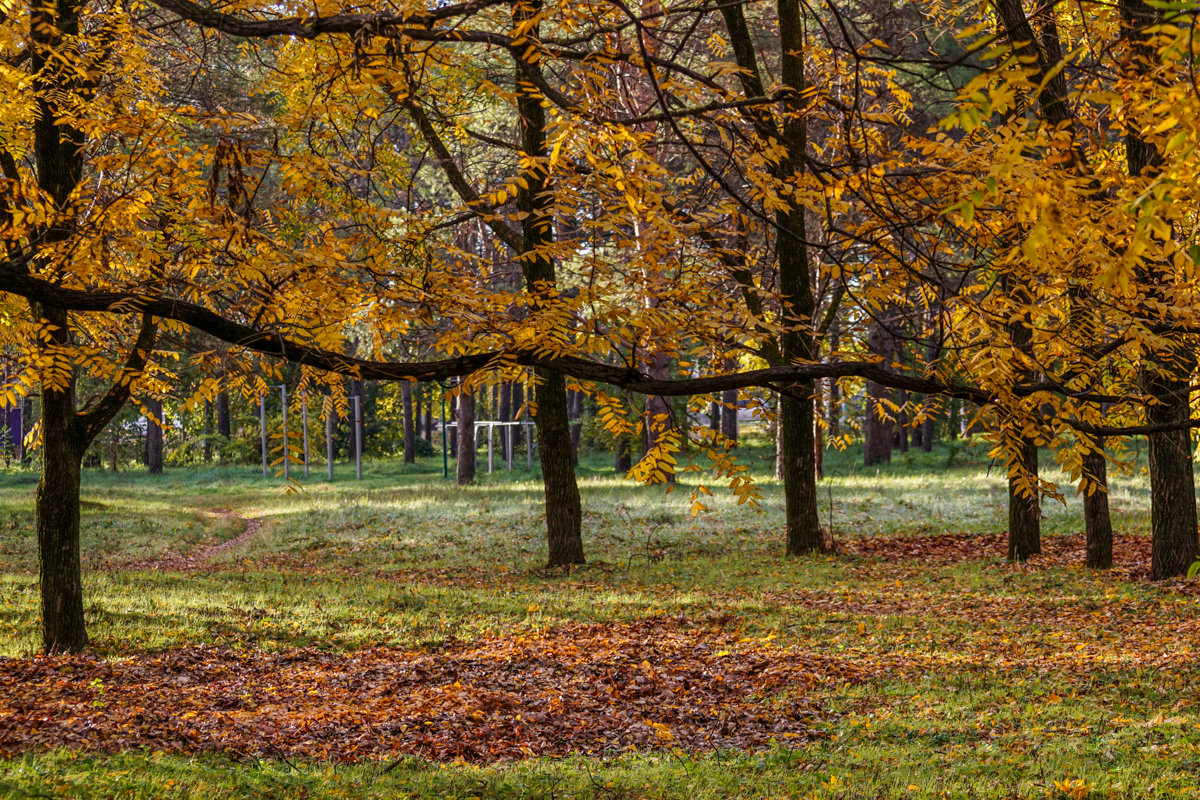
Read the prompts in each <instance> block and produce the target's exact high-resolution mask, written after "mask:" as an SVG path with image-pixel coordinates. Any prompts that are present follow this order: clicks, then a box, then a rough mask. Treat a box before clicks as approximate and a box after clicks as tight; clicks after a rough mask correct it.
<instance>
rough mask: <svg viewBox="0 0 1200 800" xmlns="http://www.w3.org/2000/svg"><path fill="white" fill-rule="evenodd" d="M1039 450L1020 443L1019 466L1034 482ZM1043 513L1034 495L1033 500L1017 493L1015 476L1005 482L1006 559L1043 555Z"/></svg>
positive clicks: (1027, 441)
mask: <svg viewBox="0 0 1200 800" xmlns="http://www.w3.org/2000/svg"><path fill="white" fill-rule="evenodd" d="M1037 454H1038V449H1037V445H1035V444H1033V443H1032V442H1031V441H1029V440H1028V439H1022V440H1021V441H1020V458H1021V465H1022V466H1024V468H1025V470H1026V471H1027V472H1028V473H1029V474H1030V475H1032V476H1033V477H1034V478H1035V479H1036V478H1037V474H1038V463H1037ZM1041 518H1042V510H1041V503H1040V501H1039V498H1038V496H1037V494H1036V492H1035V493H1034V495H1033V496H1032V497H1027V496H1025V495H1022V494H1021V493H1020V492H1019V491H1018V484H1017V482H1016V479H1015V477H1013V476H1010V477H1009V479H1008V558H1009V560H1010V561H1025V560H1026V559H1028V558H1029V557H1030V556H1032V555H1035V554H1037V553H1040V552H1042V525H1041Z"/></svg>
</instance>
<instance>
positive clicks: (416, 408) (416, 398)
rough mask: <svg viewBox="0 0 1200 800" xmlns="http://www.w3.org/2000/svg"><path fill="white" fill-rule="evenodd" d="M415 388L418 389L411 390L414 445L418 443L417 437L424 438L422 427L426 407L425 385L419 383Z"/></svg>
mask: <svg viewBox="0 0 1200 800" xmlns="http://www.w3.org/2000/svg"><path fill="white" fill-rule="evenodd" d="M415 388H416V391H415V392H411V394H412V403H413V413H412V418H413V440H414V441H413V445H414V446H415V445H416V439H420V438H423V437H422V430H421V427H422V424H423V422H424V420H425V409H424V406H425V387H424V386H422V385H421V384H419V383H418V384H417V385H416V387H415Z"/></svg>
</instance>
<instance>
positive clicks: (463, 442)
mask: <svg viewBox="0 0 1200 800" xmlns="http://www.w3.org/2000/svg"><path fill="white" fill-rule="evenodd" d="M457 422H458V465H457V467H456V468H455V470H456V471H455V478H456V480H457V481H458V485H459V486H470V485H471V484H472V483H474V482H475V395H474V394H473V393H471V392H464V393H462V394H460V395H459V396H458V414H457Z"/></svg>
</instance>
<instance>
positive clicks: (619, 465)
mask: <svg viewBox="0 0 1200 800" xmlns="http://www.w3.org/2000/svg"><path fill="white" fill-rule="evenodd" d="M632 468H633V445H632V444H631V443H630V441H629V437H628V436H618V437H617V440H616V444H615V446H614V452H613V472H615V473H617V474H618V475H622V476H623V475H627V474H629V470H630V469H632Z"/></svg>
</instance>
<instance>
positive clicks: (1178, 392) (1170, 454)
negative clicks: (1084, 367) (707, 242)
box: [1146, 373, 1200, 580]
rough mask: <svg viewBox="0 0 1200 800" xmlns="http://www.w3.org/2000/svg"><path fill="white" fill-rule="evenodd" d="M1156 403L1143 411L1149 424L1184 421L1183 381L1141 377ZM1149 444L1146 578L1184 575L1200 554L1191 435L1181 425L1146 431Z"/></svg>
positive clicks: (1185, 391)
mask: <svg viewBox="0 0 1200 800" xmlns="http://www.w3.org/2000/svg"><path fill="white" fill-rule="evenodd" d="M1146 388H1147V392H1148V393H1149V394H1150V395H1151V396H1153V397H1154V398H1155V399H1156V400H1157V401H1158V402H1157V403H1156V404H1155V405H1152V406H1150V407H1149V408H1148V409H1147V410H1146V421H1147V422H1149V423H1150V424H1151V425H1161V424H1167V423H1172V422H1174V423H1186V422H1187V420H1188V417H1189V408H1188V390H1189V387H1188V383H1187V381H1186V380H1178V379H1175V378H1173V377H1171V376H1168V375H1163V374H1161V373H1160V374H1157V375H1156V376H1154V377H1153V378H1151V379H1149V380H1147V381H1146ZM1147 439H1148V441H1149V445H1150V448H1149V449H1150V526H1151V540H1152V541H1151V557H1150V577H1151V579H1153V580H1161V579H1162V578H1170V577H1174V576H1177V575H1185V574H1187V571H1188V568H1189V567H1190V566H1191V565H1192V564H1193V563H1194V562H1195V561H1196V560H1197V558H1200V541H1198V539H1197V533H1196V486H1195V477H1194V471H1193V463H1192V442H1191V435H1190V433H1189V432H1188V430H1187V429H1186V428H1184V429H1181V430H1174V431H1163V432H1160V433H1152V434H1150V435H1149V436H1148V437H1147Z"/></svg>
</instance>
